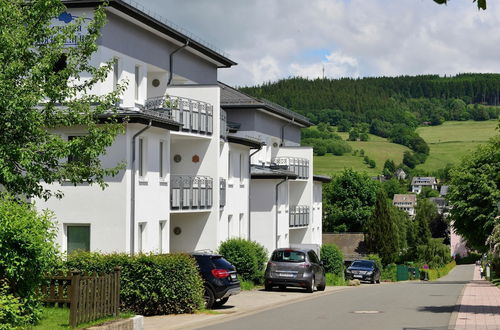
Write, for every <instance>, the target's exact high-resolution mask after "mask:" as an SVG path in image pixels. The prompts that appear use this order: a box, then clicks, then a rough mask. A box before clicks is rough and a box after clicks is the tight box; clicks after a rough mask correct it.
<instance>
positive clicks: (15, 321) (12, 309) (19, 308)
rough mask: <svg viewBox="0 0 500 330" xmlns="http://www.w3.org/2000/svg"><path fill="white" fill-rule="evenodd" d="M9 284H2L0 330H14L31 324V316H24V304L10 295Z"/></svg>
mask: <svg viewBox="0 0 500 330" xmlns="http://www.w3.org/2000/svg"><path fill="white" fill-rule="evenodd" d="M9 291H10V290H9V286H8V285H7V283H6V282H5V281H4V282H1V283H0V330H4V329H5V330H6V329H12V328H16V327H18V326H22V325H26V324H27V323H29V321H30V318H29V315H23V304H22V302H21V300H20V299H19V298H18V297H15V296H14V295H13V294H11V293H9Z"/></svg>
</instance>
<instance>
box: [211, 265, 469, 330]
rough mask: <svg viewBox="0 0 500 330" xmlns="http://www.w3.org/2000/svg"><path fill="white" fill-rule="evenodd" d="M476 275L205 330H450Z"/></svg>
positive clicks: (373, 290) (329, 300)
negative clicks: (455, 312) (457, 309)
mask: <svg viewBox="0 0 500 330" xmlns="http://www.w3.org/2000/svg"><path fill="white" fill-rule="evenodd" d="M473 271H474V265H461V266H457V267H455V268H454V269H453V270H452V271H451V272H450V273H449V274H448V275H447V276H445V277H442V278H441V279H439V280H437V281H432V282H422V281H411V282H410V281H409V282H400V283H394V284H390V285H376V284H374V285H366V286H362V287H359V288H356V289H353V290H345V291H339V292H337V293H335V294H331V295H325V296H319V297H318V298H317V299H311V300H306V301H303V302H298V303H294V304H289V305H286V306H283V307H277V308H273V309H270V310H268V311H265V312H262V313H258V314H254V315H251V316H247V317H242V318H239V319H236V320H233V321H228V322H224V323H219V324H216V325H213V326H210V327H207V328H203V329H217V330H221V329H239V330H240V329H249V330H255V329H259V330H264V329H301V330H302V329H349V330H350V329H384V330H386V329H387V330H389V329H433V330H438V329H443V330H445V329H448V325H449V323H450V318H451V317H452V313H453V312H454V311H455V308H456V306H457V304H459V300H458V299H459V296H460V295H461V292H462V290H463V288H464V286H465V284H467V283H468V282H469V281H470V280H472V278H473ZM454 317H456V315H454Z"/></svg>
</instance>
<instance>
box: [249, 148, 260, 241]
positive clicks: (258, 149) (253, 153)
mask: <svg viewBox="0 0 500 330" xmlns="http://www.w3.org/2000/svg"><path fill="white" fill-rule="evenodd" d="M261 149H262V144H261V145H260V146H259V147H258V148H257V150H255V151H254V152H252V153H251V154H250V156H248V240H249V241H251V240H252V237H251V232H252V226H251V222H250V219H251V217H252V211H251V208H250V189H252V185H251V181H252V156H253V155H255V154H256V153H258V152H259V151H260V150H261Z"/></svg>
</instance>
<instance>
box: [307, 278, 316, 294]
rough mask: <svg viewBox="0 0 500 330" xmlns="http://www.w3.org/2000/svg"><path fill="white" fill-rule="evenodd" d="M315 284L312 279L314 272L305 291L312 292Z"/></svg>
mask: <svg viewBox="0 0 500 330" xmlns="http://www.w3.org/2000/svg"><path fill="white" fill-rule="evenodd" d="M315 285H316V283H315V281H314V274H313V276H312V279H311V282H310V283H309V286H308V287H307V292H309V293H313V292H314V287H315Z"/></svg>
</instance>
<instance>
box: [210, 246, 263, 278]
mask: <svg viewBox="0 0 500 330" xmlns="http://www.w3.org/2000/svg"><path fill="white" fill-rule="evenodd" d="M219 253H220V254H221V255H222V256H223V257H224V258H225V259H226V260H227V261H229V262H230V263H232V264H233V265H234V266H235V267H236V271H237V272H238V275H239V276H240V277H241V278H242V279H243V280H245V281H252V282H254V283H262V281H263V279H264V270H265V265H266V262H267V260H268V259H267V250H266V249H265V248H264V247H263V246H262V245H260V244H259V243H257V242H254V241H248V240H245V239H242V238H231V239H228V240H227V241H224V242H222V243H221V245H220V247H219Z"/></svg>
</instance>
